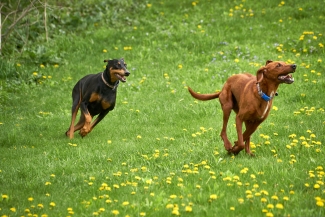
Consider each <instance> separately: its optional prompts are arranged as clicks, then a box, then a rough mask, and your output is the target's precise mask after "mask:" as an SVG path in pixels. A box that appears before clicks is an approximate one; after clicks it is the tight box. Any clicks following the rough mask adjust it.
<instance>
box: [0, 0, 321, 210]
mask: <svg viewBox="0 0 325 217" xmlns="http://www.w3.org/2000/svg"><path fill="white" fill-rule="evenodd" d="M124 3H125V7H128V6H129V5H131V4H127V2H126V1H125V2H124ZM321 4H324V1H320V2H314V3H312V2H309V1H301V0H299V1H285V2H284V4H282V3H281V1H279V2H272V1H271V2H270V1H259V2H256V1H248V0H247V1H230V2H227V3H226V2H222V3H217V2H214V1H199V2H198V1H196V2H195V3H193V2H192V1H187V0H186V1H185V0H182V1H163V2H161V1H152V2H150V3H148V4H144V3H142V2H140V1H139V2H138V4H133V6H132V7H135V5H136V7H137V8H136V9H134V10H132V8H131V6H130V8H129V10H127V11H128V12H129V13H128V14H125V15H124V16H121V15H119V17H122V18H121V19H120V20H115V19H114V24H113V25H105V24H104V23H99V24H98V25H96V26H95V27H92V28H90V29H87V30H85V31H84V32H83V33H82V34H71V35H69V36H65V35H58V36H56V37H55V38H54V39H52V40H51V41H50V42H49V43H47V44H44V45H42V46H45V47H46V49H47V50H48V51H50V52H52V53H60V55H61V56H62V57H63V59H62V61H61V62H60V64H58V65H53V64H46V63H44V65H43V66H40V65H34V64H33V63H32V62H29V61H27V60H26V58H15V57H8V58H7V59H6V61H5V60H2V66H1V67H2V71H3V72H1V73H2V75H1V80H0V89H1V91H0V123H1V124H0V129H1V134H0V144H1V146H0V161H1V164H0V194H1V195H2V197H0V216H92V215H102V216H113V215H115V214H117V213H119V216H127V215H129V216H144V215H146V216H173V215H182V216H324V215H325V209H324V202H325V195H324V194H325V186H324V177H325V173H324V162H325V161H324V151H325V150H324V147H323V146H324V144H325V137H324V132H325V131H324V130H325V129H324V128H325V114H324V97H323V91H324V89H325V81H324V68H325V67H324V61H325V59H324V58H323V56H324V48H323V45H324V44H325V42H324V35H323V34H324V29H323V27H324V25H323V23H324V20H325V14H324V11H323V7H320V5H321ZM111 10H114V8H111ZM132 11H134V12H132ZM302 36H303V37H302ZM300 39H301V40H300ZM35 46H38V45H35ZM31 49H32V48H31ZM120 57H124V58H125V60H126V62H127V63H128V67H129V70H130V72H131V76H130V77H128V80H127V82H126V83H123V84H121V85H120V86H119V88H118V97H117V105H116V108H115V110H113V111H112V112H110V113H109V114H108V115H107V116H106V117H105V119H104V120H103V121H102V122H101V123H100V124H99V125H98V126H96V128H95V129H94V130H93V131H92V132H91V133H90V134H89V135H87V136H86V137H85V138H83V139H82V138H81V137H80V136H79V135H78V134H77V133H75V137H74V139H73V140H69V139H68V138H67V137H65V135H64V133H65V131H66V130H67V128H68V127H69V123H70V118H71V114H70V109H71V90H72V88H73V86H74V84H75V83H76V82H77V81H78V80H79V79H80V78H81V77H83V76H84V75H86V74H90V73H97V72H101V71H103V69H104V68H103V67H104V63H103V60H104V59H108V58H120ZM12 59H14V62H13V61H12ZM268 59H272V60H283V61H286V62H289V63H290V62H295V63H296V64H297V65H298V68H297V71H296V72H295V73H294V78H295V82H294V83H293V84H291V85H281V86H280V87H279V89H278V92H279V96H278V97H276V98H275V99H274V103H273V105H274V107H273V109H272V111H271V114H270V116H269V117H268V119H267V120H266V121H265V122H264V123H263V124H262V125H261V126H260V127H259V129H258V130H257V131H256V132H255V134H254V135H253V136H252V139H251V140H252V142H253V151H254V152H255V155H256V157H255V158H251V157H249V156H248V155H246V154H245V153H244V152H241V153H240V154H239V155H238V156H229V155H227V153H226V151H225V150H224V148H223V143H222V140H221V139H220V137H219V134H220V130H221V125H222V111H221V108H220V105H219V102H218V100H214V101H209V102H198V101H196V100H194V99H193V98H192V97H191V96H190V95H189V93H188V91H187V90H186V87H187V86H188V85H189V86H191V87H192V88H193V89H194V90H196V91H200V92H202V93H208V92H214V91H216V90H220V89H221V88H222V86H223V84H224V82H225V80H226V79H227V78H228V77H229V76H230V75H232V74H237V73H241V72H250V73H252V74H255V73H256V71H257V70H258V68H259V67H261V66H262V65H264V64H265V62H266V60H268ZM34 72H36V73H37V75H36V73H34ZM33 73H34V74H33ZM43 76H45V77H43ZM48 76H50V77H48ZM228 129H229V137H230V138H231V141H235V140H236V131H235V127H234V114H232V116H231V121H230V123H229V127H228Z"/></svg>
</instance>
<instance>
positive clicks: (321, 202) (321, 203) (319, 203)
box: [316, 200, 324, 207]
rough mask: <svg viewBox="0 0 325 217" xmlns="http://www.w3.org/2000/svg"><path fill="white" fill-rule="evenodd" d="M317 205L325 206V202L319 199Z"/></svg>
mask: <svg viewBox="0 0 325 217" xmlns="http://www.w3.org/2000/svg"><path fill="white" fill-rule="evenodd" d="M316 205H317V206H320V207H323V206H324V202H323V201H321V200H319V201H317V202H316Z"/></svg>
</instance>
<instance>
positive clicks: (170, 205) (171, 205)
mask: <svg viewBox="0 0 325 217" xmlns="http://www.w3.org/2000/svg"><path fill="white" fill-rule="evenodd" d="M166 208H167V209H172V208H174V205H173V204H170V203H169V204H167V205H166Z"/></svg>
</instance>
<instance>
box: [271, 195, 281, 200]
mask: <svg viewBox="0 0 325 217" xmlns="http://www.w3.org/2000/svg"><path fill="white" fill-rule="evenodd" d="M271 198H272V199H273V200H279V198H278V196H276V195H273V196H272V197H271Z"/></svg>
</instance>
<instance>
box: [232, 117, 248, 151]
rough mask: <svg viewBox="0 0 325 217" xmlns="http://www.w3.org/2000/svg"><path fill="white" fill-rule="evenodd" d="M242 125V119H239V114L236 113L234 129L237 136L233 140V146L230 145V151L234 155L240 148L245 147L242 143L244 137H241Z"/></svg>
mask: <svg viewBox="0 0 325 217" xmlns="http://www.w3.org/2000/svg"><path fill="white" fill-rule="evenodd" d="M242 125H243V121H242V120H241V119H240V117H239V115H238V114H237V115H236V130H237V136H238V140H237V141H236V142H235V145H234V147H232V150H231V152H232V153H234V154H235V155H237V154H238V153H239V152H240V151H241V150H243V149H244V148H245V145H244V139H243V134H242V132H243V129H242V127H243V126H242Z"/></svg>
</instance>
